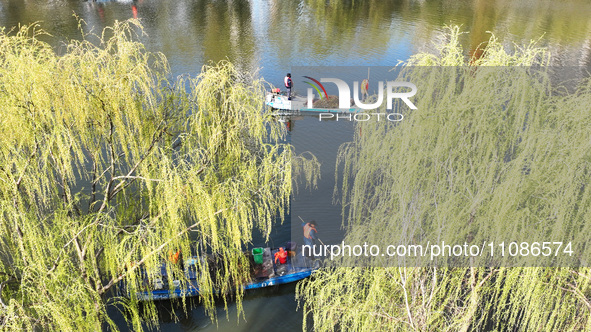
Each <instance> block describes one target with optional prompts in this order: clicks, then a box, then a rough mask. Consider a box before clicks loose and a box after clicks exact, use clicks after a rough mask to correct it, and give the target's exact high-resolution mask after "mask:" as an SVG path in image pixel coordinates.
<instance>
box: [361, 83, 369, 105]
mask: <svg viewBox="0 0 591 332" xmlns="http://www.w3.org/2000/svg"><path fill="white" fill-rule="evenodd" d="M368 90H369V80H368V79H367V78H366V79H364V80H363V81H361V101H365V99H367V97H368V96H369V93H368Z"/></svg>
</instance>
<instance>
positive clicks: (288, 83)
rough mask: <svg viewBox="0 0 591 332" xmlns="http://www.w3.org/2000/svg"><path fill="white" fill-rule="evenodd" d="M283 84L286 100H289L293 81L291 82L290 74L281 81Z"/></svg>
mask: <svg viewBox="0 0 591 332" xmlns="http://www.w3.org/2000/svg"><path fill="white" fill-rule="evenodd" d="M283 83H285V88H286V89H287V100H291V87H292V86H293V81H292V80H291V74H290V73H287V75H286V76H285V78H284V79H283Z"/></svg>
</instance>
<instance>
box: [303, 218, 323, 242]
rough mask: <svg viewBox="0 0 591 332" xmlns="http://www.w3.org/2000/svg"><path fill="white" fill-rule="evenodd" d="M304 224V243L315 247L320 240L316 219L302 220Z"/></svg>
mask: <svg viewBox="0 0 591 332" xmlns="http://www.w3.org/2000/svg"><path fill="white" fill-rule="evenodd" d="M302 226H304V244H305V245H309V246H310V247H313V246H314V245H316V243H317V242H318V241H319V239H318V230H316V226H317V224H316V221H314V220H311V221H310V222H302Z"/></svg>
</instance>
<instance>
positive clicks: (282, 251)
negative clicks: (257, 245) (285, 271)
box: [275, 247, 287, 264]
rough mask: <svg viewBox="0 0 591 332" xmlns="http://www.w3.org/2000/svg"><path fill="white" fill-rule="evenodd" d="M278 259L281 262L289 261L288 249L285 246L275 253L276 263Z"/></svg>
mask: <svg viewBox="0 0 591 332" xmlns="http://www.w3.org/2000/svg"><path fill="white" fill-rule="evenodd" d="M277 261H279V264H285V263H287V251H285V249H283V247H281V248H279V251H278V252H276V253H275V264H277Z"/></svg>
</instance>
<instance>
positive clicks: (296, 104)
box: [265, 92, 363, 114]
mask: <svg viewBox="0 0 591 332" xmlns="http://www.w3.org/2000/svg"><path fill="white" fill-rule="evenodd" d="M265 104H266V105H267V106H270V107H271V108H273V109H276V110H279V111H280V112H278V113H279V114H283V113H289V114H291V113H298V112H311V113H359V112H362V111H363V110H362V109H361V108H358V107H351V108H317V107H314V108H308V105H307V104H308V100H307V99H306V98H304V97H300V96H294V97H292V98H291V100H289V99H288V98H287V96H286V95H285V94H282V93H273V92H269V93H267V96H266V98H265Z"/></svg>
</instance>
